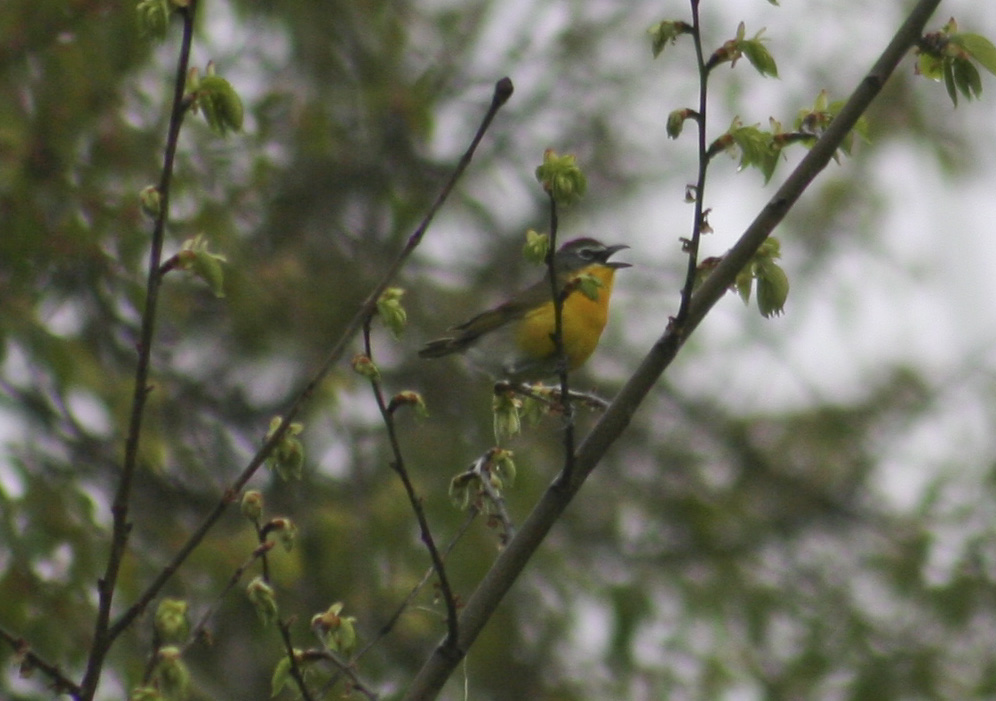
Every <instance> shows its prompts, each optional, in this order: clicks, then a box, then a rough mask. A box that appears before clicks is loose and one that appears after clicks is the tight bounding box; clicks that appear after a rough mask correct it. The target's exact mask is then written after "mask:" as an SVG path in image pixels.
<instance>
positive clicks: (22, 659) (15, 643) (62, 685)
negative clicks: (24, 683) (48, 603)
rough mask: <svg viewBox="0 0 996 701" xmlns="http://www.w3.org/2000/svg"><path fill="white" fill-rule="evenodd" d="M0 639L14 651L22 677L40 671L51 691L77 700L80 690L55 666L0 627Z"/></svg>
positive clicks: (21, 640) (23, 641)
mask: <svg viewBox="0 0 996 701" xmlns="http://www.w3.org/2000/svg"><path fill="white" fill-rule="evenodd" d="M0 638H2V639H3V640H4V641H5V642H6V643H7V644H8V645H10V646H11V647H12V648H13V649H14V656H15V660H16V661H17V664H18V667H20V669H21V673H22V675H27V674H29V673H30V672H33V671H34V670H36V669H37V670H41V672H42V673H43V674H44V675H45V676H46V677H48V678H49V679H50V680H51V681H52V684H51V686H52V690H53V691H55V692H57V693H60V694H69V695H70V696H72V697H73V698H79V696H80V693H81V689H80V687H79V686H77V685H76V682H74V681H73V680H72V679H70V678H69V677H67V676H66V675H65V674H63V673H62V670H61V669H59V668H58V667H57V666H56V665H54V664H52V663H50V662H48V661H47V660H45V659H44V658H43V657H41V656H39V655H38V654H37V653H35V652H34V651H33V650H32V649H31V646H30V645H28V642H27V641H26V640H24V639H23V638H20V637H18V636H16V635H14V634H13V633H11V632H9V631H8V630H6V629H5V628H3V627H2V626H0Z"/></svg>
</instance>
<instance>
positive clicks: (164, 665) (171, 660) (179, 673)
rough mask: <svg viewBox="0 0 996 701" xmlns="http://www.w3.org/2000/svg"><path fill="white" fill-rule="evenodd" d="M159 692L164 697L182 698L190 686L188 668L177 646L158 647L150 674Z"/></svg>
mask: <svg viewBox="0 0 996 701" xmlns="http://www.w3.org/2000/svg"><path fill="white" fill-rule="evenodd" d="M152 677H153V679H154V680H155V682H156V686H157V687H158V688H159V691H160V693H162V695H163V697H164V698H166V699H176V700H177V701H179V700H180V699H184V698H186V696H187V689H188V687H189V686H190V670H189V669H187V665H186V663H185V662H184V661H183V658H182V656H181V654H180V649H179V648H177V647H172V646H169V647H164V648H160V650H159V654H158V656H157V660H156V667H155V670H154V671H153V674H152Z"/></svg>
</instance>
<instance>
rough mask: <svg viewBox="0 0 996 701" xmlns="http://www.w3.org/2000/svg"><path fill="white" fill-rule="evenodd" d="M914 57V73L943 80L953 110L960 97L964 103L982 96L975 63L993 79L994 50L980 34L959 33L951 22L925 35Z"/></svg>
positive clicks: (952, 19)
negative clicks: (915, 60) (964, 100)
mask: <svg viewBox="0 0 996 701" xmlns="http://www.w3.org/2000/svg"><path fill="white" fill-rule="evenodd" d="M917 53H918V54H919V56H918V59H917V71H918V72H919V73H920V75H923V76H924V77H926V78H930V79H931V80H937V81H941V80H943V81H944V87H945V88H946V89H947V92H948V97H950V98H951V102H952V104H954V105H955V106H957V105H958V95H959V93H960V94H961V95H962V96H964V97H965V99H966V100H972V99H978V98H979V97H981V96H982V76H980V75H979V71H978V69H977V68H976V67H975V63H978V64H979V65H980V66H982V67H983V68H984V69H986V70H987V71H989V72H990V73H992V74H993V75H996V46H994V45H993V43H992V42H991V41H989V40H988V39H987V38H986V37H984V36H982V35H980V34H973V33H970V32H959V31H958V24H957V22H956V21H955V20H954V18H951V19H950V20H948V22H947V23H946V24H945V25H944V26H943V27H942V28H941V29H940V30H938V31H936V32H931V33H929V34H925V35H924V36H923V38H922V39H921V41H920V42H919V44H918V46H917Z"/></svg>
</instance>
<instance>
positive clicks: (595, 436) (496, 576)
mask: <svg viewBox="0 0 996 701" xmlns="http://www.w3.org/2000/svg"><path fill="white" fill-rule="evenodd" d="M939 3H940V0H920V1H919V2H918V3H917V4H916V6H915V7H914V8H913V10H912V12H911V13H910V15H909V16H908V17H907V19H906V21H905V22H903V24H902V26H901V27H900V28H899V30H898V31H897V32H896V34H895V35H894V36H893V38H892V40H891V42H890V43H889V45H888V46H887V47H886V49H885V51H884V52H883V53H882V55H881V57H880V58H879V59H878V61H877V62H876V63H875V65H874V66H873V67H872V69H871V71H870V72H869V73H868V75H867V76H866V77H865V78H864V80H862V81H861V83H860V85H859V86H858V87H857V89H856V90H855V91H854V93H853V94H852V95H851V97H850V99H849V100H848V101H847V104H846V105H845V106H844V108H843V109H842V110H841V111H840V112H839V113H838V115H837V117H836V119H834V121H833V122H832V123H831V124H830V127H829V128H828V129H827V130H826V132H824V134H823V136H821V137H820V139H819V141H817V142H816V144H815V145H814V146H813V148H812V150H810V151H809V152H808V153H807V154H806V155H805V157H803V159H802V162H800V163H799V165H798V166H797V167H796V169H795V170H794V171H793V172H792V174H791V175H789V177H788V178H787V179H786V180H785V182H784V184H783V185H782V186H781V187H780V188H779V190H778V192H777V193H775V195H774V197H772V199H771V200H770V201H769V202H768V204H767V205H766V206H765V208H764V209H763V210H762V212H761V213H760V214H759V215H758V216H757V218H756V219H755V220H754V222H753V223H751V225H750V226H749V227H748V228H747V230H746V231H745V232H744V234H743V235H742V236H741V237H740V239H739V240H738V241H737V243H736V245H735V246H734V247H733V248H732V249H731V250H730V251H729V253H727V255H726V257H725V258H724V259H723V261H722V263H720V264H719V266H717V268H716V269H715V270H714V271H713V272H712V274H711V275H710V276H709V277H708V278H706V280H705V282H704V283H703V284H702V286H701V287H699V289H698V290H697V291H696V293H695V295H694V296H693V298H692V301H691V304H690V305H689V311H688V316H687V318H686V320H685V323H684V324H683V325H682V327H681V328H680V329H679V328H677V327H676V326H675V325H671V326H670V328H669V329H668V330H667V331H665V333H664V334H663V335H662V336H661V337H660V339H658V341H657V342H656V343H655V344H654V346H653V348H651V350H650V352H649V353H648V354H647V356H646V357H645V358H644V359H643V361H642V362H641V363H640V366H639V368H637V370H636V372H635V373H634V374H633V375H632V376H631V377H630V379H629V381H628V382H627V383H626V385H625V386H624V387H623V389H622V390H621V391H620V392H619V394H618V395H617V396H616V398H615V399H614V400H613V402H612V404H611V405H610V406H609V408H608V410H607V411H606V412H605V414H604V415H603V416H602V418H601V420H600V421H599V422H598V423H597V424H596V425H595V427H594V428H593V429H592V431H591V433H590V434H588V436H587V437H586V438H585V440H584V441H583V442H582V444H581V445H580V446H579V448H578V451H577V458H576V460H575V475H574V481H573V482H572V483H571V485H570V488H569V489H568V490H559V489H552V488H551V489H548V490H547V491H546V492H545V493H544V495H543V497H542V498H541V499H540V501H539V502H538V503H537V504H536V507H535V508H534V509H533V511H532V512H531V513H530V514H529V516H528V518H527V519H526V521H525V522H524V523H523V524H522V526H521V527H520V529H519V533H518V535H517V536H516V537H515V538H514V539H513V540H512V542H511V543H509V545H508V547H507V548H506V549H505V550H504V551H502V553H501V554H500V555H499V556H498V558H497V559H496V560H495V562H494V564H493V565H492V567H491V569H490V570H489V571H488V573H487V575H485V577H484V579H483V580H482V581H481V584H480V585H479V586H478V588H477V589H476V590H475V591H474V593H473V594H472V595H471V597H470V599H469V600H468V601H467V603H466V605H465V607H464V608H463V612H462V614H461V616H460V645H459V647H458V649H459V650H468V649H470V647H471V646H472V645H473V643H474V641H475V640H476V639H477V636H478V635H479V634H480V632H481V630H482V629H483V628H484V625H485V624H486V623H487V622H488V620H489V619H490V618H491V615H492V614H493V612H494V611H495V610H496V608H497V606H498V604H499V602H500V601H501V599H502V598H503V597H504V595H505V594H506V593H507V592H508V590H509V589H510V588H511V587H512V585H513V584H514V583H515V581H516V579H517V578H518V577H519V575H520V573H521V572H522V570H523V568H524V567H525V566H526V564H527V563H528V562H529V560H530V558H531V557H532V556H533V554H534V553H535V552H536V550H537V549H538V548H539V546H540V545H541V544H542V542H543V540H544V539H545V538H546V535H547V533H548V532H549V531H550V529H551V528H552V527H553V524H554V523H555V522H556V520H557V519H558V518H559V517H560V515H561V514H562V513H563V511H564V509H566V508H567V505H568V504H569V503H570V501H571V499H572V497H573V496H574V494H575V493H576V492H577V491H578V490H579V489H580V488H581V486H582V484H583V483H584V481H585V479H587V477H588V475H589V474H591V472H592V470H594V469H595V466H596V465H597V464H598V462H599V461H600V460H601V459H602V457H603V456H604V455H605V453H606V451H608V449H609V447H610V446H611V445H612V444H613V443H614V442H615V441H616V439H618V438H619V436H620V435H621V434H622V432H623V431H624V430H625V428H626V427H627V426H628V425H629V422H630V420H631V419H632V417H633V414H634V413H635V412H636V410H637V409H638V408H639V406H640V404H641V403H642V402H643V400H644V398H645V397H646V396H647V394H648V393H649V392H650V390H651V389H652V388H653V387H654V385H655V384H656V383H657V380H658V379H659V378H660V376H661V375H662V374H663V372H664V370H665V369H667V367H668V366H669V365H670V364H671V362H672V361H673V360H674V358H675V356H676V355H677V353H678V351H679V350H680V348H681V345H682V343H683V342H684V340H686V339H687V338H688V336H689V335H690V334H691V333H692V332H693V331H694V330H695V328H696V327H697V326H698V324H699V323H700V322H701V321H702V319H703V318H705V315H706V314H707V313H708V312H709V310H710V309H712V307H713V306H714V305H715V304H716V302H717V301H718V300H719V299H720V298H721V297H722V296H723V295H724V293H725V292H726V290H727V289H728V288H729V286H730V285H731V284H732V283H733V281H734V280H735V278H736V276H737V274H738V273H739V272H740V270H741V269H742V268H743V266H744V265H745V264H746V263H747V261H748V260H749V259H750V257H751V256H752V255H753V254H754V252H756V250H757V248H758V247H759V246H760V245H761V244H762V243H763V242H764V240H765V239H766V238H767V237H768V235H769V234H770V233H771V231H772V230H773V229H774V228H775V226H777V225H778V223H779V222H781V220H782V219H783V218H784V216H785V214H786V213H787V212H788V211H789V209H790V208H791V206H792V205H793V204H794V203H795V202H796V201H797V200H798V199H799V197H800V196H801V195H802V193H803V192H804V191H805V190H806V188H807V187H808V186H809V184H810V183H811V182H812V180H813V179H814V178H815V177H816V176H817V175H818V174H819V173H820V172H821V171H822V170H823V168H825V167H826V165H827V163H829V161H830V159H831V158H832V157H833V154H834V152H835V151H836V150H837V148H838V147H839V146H840V144H841V143H842V142H843V140H844V137H846V136H847V134H848V132H850V130H851V129H852V128H853V127H854V125H855V124H856V123H857V120H858V118H859V117H860V116H861V115H862V114H863V113H864V111H865V110H866V109H867V108H868V105H869V104H871V102H872V100H873V99H874V98H875V96H876V95H878V93H879V92H880V91H881V89H882V86H883V85H884V84H885V82H886V80H887V79H888V77H889V76H890V75H891V74H892V73H893V71H894V70H895V69H896V66H897V65H898V64H899V62H900V60H902V58H903V57H904V56H905V55H906V53H907V52H908V51H909V50H910V48H911V47H913V46H914V44H915V43H916V41H917V40H918V39H919V38H920V35H921V34H922V33H923V27H924V25H925V24H926V22H927V20H928V19H929V18H930V16H931V14H933V12H934V10H935V9H936V8H937V5H938V4H939ZM460 659H461V658H455V657H454V656H453V655H452V651H451V650H450V649H444V648H443V647H442V646H438V647H437V648H436V650H435V651H434V652H433V654H432V656H431V657H430V658H429V659H428V660H426V663H425V664H424V665H423V667H422V669H421V670H420V671H419V673H418V675H417V676H416V678H415V679H414V680H413V681H412V684H411V686H410V687H409V688H408V690H407V691H406V693H405V696H404V697H403V698H404V699H405V700H406V701H416V700H417V701H425V700H428V699H433V698H435V697H436V696H437V695H438V693H439V691H440V690H441V689H442V687H443V685H444V684H445V682H446V680H447V679H448V678H449V677H450V675H451V674H452V673H453V670H454V669H455V668H456V666H457V665H458V664H459V663H460Z"/></svg>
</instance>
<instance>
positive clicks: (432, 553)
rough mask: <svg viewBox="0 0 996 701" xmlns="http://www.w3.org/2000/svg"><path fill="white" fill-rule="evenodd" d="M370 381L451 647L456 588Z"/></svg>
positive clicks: (376, 383) (366, 341)
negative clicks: (438, 595) (432, 574)
mask: <svg viewBox="0 0 996 701" xmlns="http://www.w3.org/2000/svg"><path fill="white" fill-rule="evenodd" d="M372 318H373V317H372V316H369V317H367V320H366V321H365V322H364V324H363V347H364V350H365V351H366V355H367V358H369V359H370V360H373V346H372V345H371V343H370V322H371V320H372ZM369 379H370V387H371V389H372V390H373V394H374V399H375V400H376V401H377V408H378V409H379V410H380V416H381V419H382V420H383V421H384V426H385V428H386V429H387V440H388V443H389V444H390V446H391V453H392V454H393V456H394V460H393V461H391V463H390V465H391V469H392V470H394V472H395V474H396V475H397V476H398V479H400V480H401V484H402V485H404V488H405V494H407V495H408V502H409V504H411V507H412V511H413V512H414V513H415V518H416V520H417V521H418V527H419V532H420V537H421V538H422V543H423V544H424V545H425V547H426V550H428V551H429V558H430V559H431V560H432V568H433V569H434V570H435V571H436V576H437V577H438V578H439V589H440V591H441V592H442V594H443V603H444V604H445V605H446V629H447V635H446V639H447V640H449V641H450V644H451V645H456V641H457V637H458V628H457V605H456V598H455V597H454V595H453V589H452V588H451V587H450V580H449V578H448V577H447V576H446V567H445V566H444V565H443V558H442V555H441V554H440V552H439V548H437V547H436V541H435V540H434V539H433V537H432V531H431V530H430V529H429V519H428V518H426V515H425V509H424V508H423V507H422V499H421V498H420V497H419V495H418V493H417V492H416V491H415V485H414V484H412V480H411V477H410V476H409V475H408V468H407V467H405V459H404V456H403V455H402V453H401V443H400V442H399V441H398V434H397V431H396V430H395V427H394V412H392V411H390V410H389V409H388V407H387V402H385V401H384V392H383V389H382V388H381V384H380V377H379V375H378V374H376V373H374V374H373V375H372V376H371V377H370V378H369Z"/></svg>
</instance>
